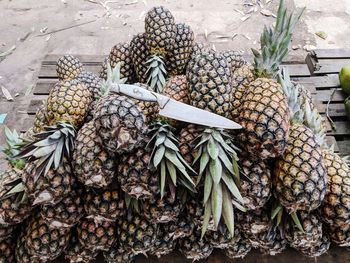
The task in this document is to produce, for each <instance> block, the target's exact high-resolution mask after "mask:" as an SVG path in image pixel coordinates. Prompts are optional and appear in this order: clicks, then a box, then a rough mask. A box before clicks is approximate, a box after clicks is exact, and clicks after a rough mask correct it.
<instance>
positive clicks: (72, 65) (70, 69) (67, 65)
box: [56, 55, 83, 80]
mask: <svg viewBox="0 0 350 263" xmlns="http://www.w3.org/2000/svg"><path fill="white" fill-rule="evenodd" d="M82 71H83V64H82V63H81V62H80V61H79V59H78V58H76V57H74V56H72V55H64V56H62V57H60V58H59V59H58V60H57V65H56V72H57V76H58V79H60V80H70V79H74V78H75V77H76V76H78V75H79V74H80V73H81V72H82Z"/></svg>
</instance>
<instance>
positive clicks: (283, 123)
mask: <svg viewBox="0 0 350 263" xmlns="http://www.w3.org/2000/svg"><path fill="white" fill-rule="evenodd" d="M300 16H301V14H300V15H298V16H294V15H293V14H288V12H287V10H286V9H285V7H284V1H283V0H281V1H280V6H279V9H278V12H277V20H276V26H275V27H274V28H267V27H265V29H264V31H263V33H262V35H261V41H260V42H261V53H260V52H259V51H257V50H252V51H253V54H254V75H255V77H256V79H255V80H254V81H253V82H251V83H250V84H249V88H248V89H246V91H245V92H244V94H243V97H242V99H241V105H240V107H239V109H238V111H239V117H238V122H239V123H240V124H241V125H242V127H243V129H242V130H241V132H240V134H239V138H240V141H241V142H242V145H243V146H244V147H245V149H246V151H247V152H250V153H251V154H252V155H256V156H260V158H261V159H268V158H276V157H279V156H281V155H282V154H283V152H284V151H285V149H286V147H287V139H288V132H289V127H290V125H289V119H290V116H289V111H288V105H287V100H286V97H285V94H284V92H283V89H282V87H281V85H280V84H279V83H277V81H276V80H275V79H274V78H275V77H276V76H277V73H278V71H279V64H280V63H281V62H282V60H283V59H284V58H285V56H286V55H287V54H288V45H289V43H290V39H291V34H292V31H293V29H294V27H295V24H296V22H297V21H298V20H299V18H300Z"/></svg>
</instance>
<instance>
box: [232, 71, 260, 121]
mask: <svg viewBox="0 0 350 263" xmlns="http://www.w3.org/2000/svg"><path fill="white" fill-rule="evenodd" d="M254 79H255V76H254V67H253V66H251V65H249V64H245V65H243V66H241V67H239V68H237V69H235V70H234V72H233V73H232V102H231V103H232V116H231V118H232V119H233V120H234V121H239V119H238V117H239V110H240V106H241V104H242V98H243V95H244V93H245V92H246V90H247V89H248V88H249V84H250V83H251V82H253V81H254Z"/></svg>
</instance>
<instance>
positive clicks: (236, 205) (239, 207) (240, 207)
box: [231, 199, 247, 212]
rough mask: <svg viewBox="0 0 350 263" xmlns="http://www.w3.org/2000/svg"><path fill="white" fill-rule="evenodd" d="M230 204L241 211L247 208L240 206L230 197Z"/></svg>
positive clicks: (245, 210)
mask: <svg viewBox="0 0 350 263" xmlns="http://www.w3.org/2000/svg"><path fill="white" fill-rule="evenodd" d="M231 201H232V204H233V205H234V206H235V207H236V208H237V209H239V210H241V211H242V212H247V209H246V208H245V207H244V206H242V205H241V204H240V203H238V202H237V201H236V200H234V199H232V200H231Z"/></svg>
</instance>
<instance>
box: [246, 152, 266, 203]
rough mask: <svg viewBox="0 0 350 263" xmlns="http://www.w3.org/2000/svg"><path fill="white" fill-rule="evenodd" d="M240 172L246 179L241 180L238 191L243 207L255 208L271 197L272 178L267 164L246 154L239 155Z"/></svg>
mask: <svg viewBox="0 0 350 263" xmlns="http://www.w3.org/2000/svg"><path fill="white" fill-rule="evenodd" d="M239 159H240V161H239V166H240V168H241V173H242V174H243V175H245V176H246V177H247V178H248V179H246V180H242V181H241V185H240V192H241V194H242V197H243V200H244V207H246V208H247V209H248V210H257V209H260V208H262V207H263V206H265V205H266V203H267V202H268V200H269V199H270V197H271V188H272V179H271V172H270V168H269V166H268V164H267V163H266V162H264V161H262V160H259V159H256V158H253V157H251V156H249V155H247V154H242V155H241V156H240V158H239Z"/></svg>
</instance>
